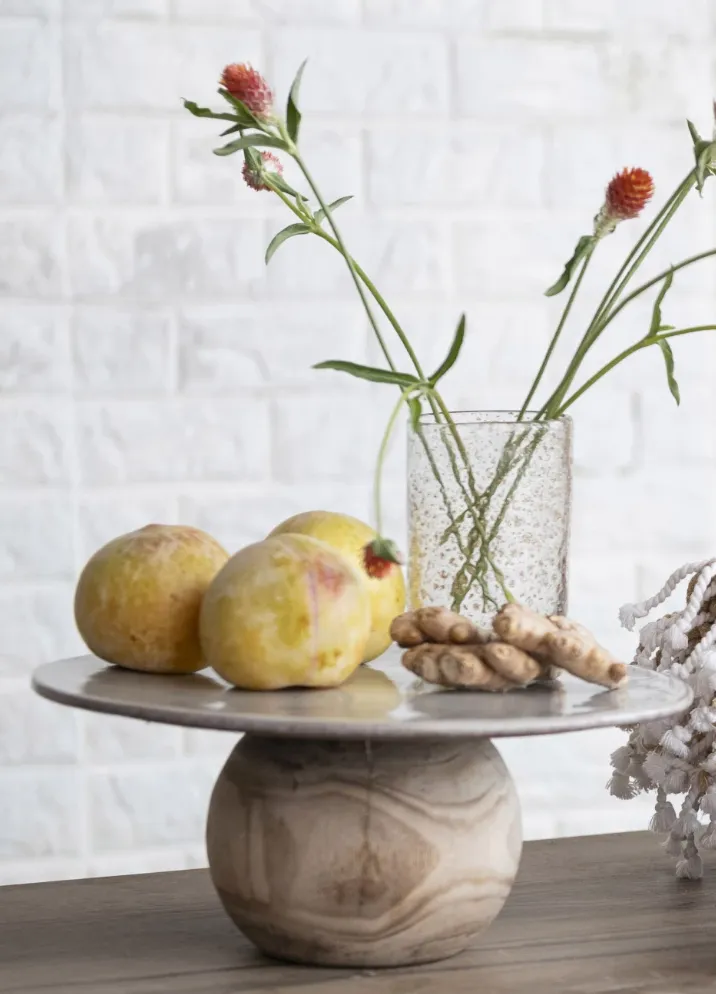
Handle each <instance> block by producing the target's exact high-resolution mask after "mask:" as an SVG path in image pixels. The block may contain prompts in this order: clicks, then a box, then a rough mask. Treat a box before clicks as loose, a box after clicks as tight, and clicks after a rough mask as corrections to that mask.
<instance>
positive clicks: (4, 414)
mask: <svg viewBox="0 0 716 994" xmlns="http://www.w3.org/2000/svg"><path fill="white" fill-rule="evenodd" d="M68 439H69V409H68V408H67V407H66V406H65V405H64V404H63V405H62V406H60V404H59V403H55V404H53V405H49V404H43V403H39V402H38V403H36V404H29V403H24V402H23V403H21V404H20V403H18V404H13V405H9V404H7V402H6V403H4V404H0V481H1V482H2V483H3V484H5V485H18V484H19V485H21V486H22V485H23V484H57V483H65V482H67V480H68V478H69V462H68V459H69V456H68Z"/></svg>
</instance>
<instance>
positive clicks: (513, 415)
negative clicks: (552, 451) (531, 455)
mask: <svg viewBox="0 0 716 994" xmlns="http://www.w3.org/2000/svg"><path fill="white" fill-rule="evenodd" d="M448 414H449V415H450V417H452V418H455V417H461V420H460V421H458V422H457V424H459V425H461V426H469V427H472V426H485V427H489V426H491V425H507V426H510V425H518V424H519V425H523V426H524V427H525V428H528V427H535V428H536V427H537V426H539V425H541V426H543V427H544V426H549V425H552V426H557V425H564V426H565V427H566V426H569V425H571V424H572V418H571V416H570V415H569V414H560V415H559V417H557V418H545V420H544V421H535V420H534V419H532V420H525V421H518V420H517V418H518V416H519V414H520V412H519V411H518V410H509V409H508V408H499V409H498V408H495V409H484V410H478V409H476V408H462V409H460V410H456V411H450V410H449V411H448ZM500 414H502V415H507V417H502V418H500V417H479V415H500ZM530 414H531V415H535V414H539V411H525V417H526V416H527V415H530ZM465 415H473V416H474V418H473V419H472V420H462V416H465ZM419 423H420V424H421V426H423V427H426V428H446V427H448V426H447V425H446V424H445V422H444V421H438V420H437V418H436V415H435V414H434V413H433V412H431V411H424V412H423V413H422V414H421V415H420V418H419Z"/></svg>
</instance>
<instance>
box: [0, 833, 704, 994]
mask: <svg viewBox="0 0 716 994" xmlns="http://www.w3.org/2000/svg"><path fill="white" fill-rule="evenodd" d="M707 864H710V865H707V867H706V873H705V879H704V880H703V881H699V882H695V883H694V882H687V881H679V880H676V879H675V877H674V871H673V864H672V861H671V860H670V859H669V858H667V857H666V856H665V855H664V854H663V853H662V852H661V851H660V849H659V844H658V840H657V839H656V838H655V837H654V836H652V835H648V834H641V833H639V834H636V833H635V834H628V835H609V836H592V837H590V838H580V839H556V840H553V841H549V842H534V843H529V844H528V845H527V846H526V847H525V854H524V858H523V862H522V867H521V869H520V875H519V877H518V881H517V883H516V885H515V888H514V891H513V893H512V895H511V897H510V899H509V901H508V903H507V905H506V907H505V910H504V911H503V913H502V915H501V916H500V917H499V918H498V920H497V921H496V922H495V924H494V925H493V926H492V928H490V929H489V930H488V931H487V932H486V933H485V934H484V935H483V937H482V938H481V940H480V941H479V942H478V943H477V944H476V945H475V946H474V948H473V949H471V950H470V951H469V952H467V953H464V954H462V955H461V956H458V957H456V958H454V959H451V960H445V961H443V962H441V963H435V964H434V965H430V966H423V967H416V968H413V969H398V970H385V971H379V972H374V971H356V970H334V969H318V968H313V967H297V966H292V965H290V964H286V963H279V962H275V961H272V960H268V959H265V958H264V957H262V956H261V955H260V954H259V953H257V952H256V951H255V950H254V949H253V947H252V946H250V945H249V943H248V942H247V941H245V940H244V939H243V938H242V936H241V935H239V933H238V932H237V931H236V930H235V929H234V927H233V926H232V925H231V923H230V922H229V920H228V919H227V918H226V916H225V915H224V912H223V911H222V909H221V907H220V906H219V903H218V901H217V899H216V898H215V896H214V893H213V891H212V887H211V883H210V881H209V877H208V874H207V873H206V872H205V871H203V870H190V871H186V872H182V873H161V874H151V875H146V876H137V877H115V878H112V879H94V880H80V881H69V882H63V883H51V884H31V885H27V886H19V887H5V888H0V991H1V992H2V994H19V992H22V994H40V992H42V994H49V992H55V994H70V992H72V994H164V992H167V994H169V992H171V994H248V992H256V994H260V992H264V994H288V992H292V994H299V992H300V994H508V992H509V994H521V992H530V994H542V992H550V994H560V992H567V994H569V992H574V994H607V992H609V994H615V992H644V994H681V992H689V994H692V992H697V991H698V992H701V991H703V992H706V991H709V992H714V991H716V858H714V859H710V860H707Z"/></svg>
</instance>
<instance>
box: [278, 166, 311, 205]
mask: <svg viewBox="0 0 716 994" xmlns="http://www.w3.org/2000/svg"><path fill="white" fill-rule="evenodd" d="M269 174H270V176H271V182H272V183H273V185H274V186H276V187H278V189H279V190H282V191H283V192H284V193H288V195H289V196H291V197H300V198H301V200H305V199H306V198H305V197H304V196H303V195H302V194H300V193H299V192H298V190H294V188H293V187H292V186H291V185H290V184H289V183H287V182H286V180H285V179H284V178H283V176H281V174H280V173H277V172H272V171H271V170H269Z"/></svg>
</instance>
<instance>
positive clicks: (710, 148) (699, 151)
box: [694, 141, 716, 196]
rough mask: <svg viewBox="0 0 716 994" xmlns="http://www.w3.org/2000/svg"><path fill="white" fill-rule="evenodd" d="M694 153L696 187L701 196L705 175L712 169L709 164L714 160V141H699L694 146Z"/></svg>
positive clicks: (715, 154) (715, 156)
mask: <svg viewBox="0 0 716 994" xmlns="http://www.w3.org/2000/svg"><path fill="white" fill-rule="evenodd" d="M694 154H695V155H696V189H697V190H698V191H699V193H700V194H701V195H702V196H703V190H704V183H705V182H706V177H707V175H708V174H709V173H710V172H712V171H713V170H712V169H711V166H712V164H713V162H714V161H715V160H716V143H714V142H706V141H701V142H699V143H698V144H697V145H695V146H694Z"/></svg>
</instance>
